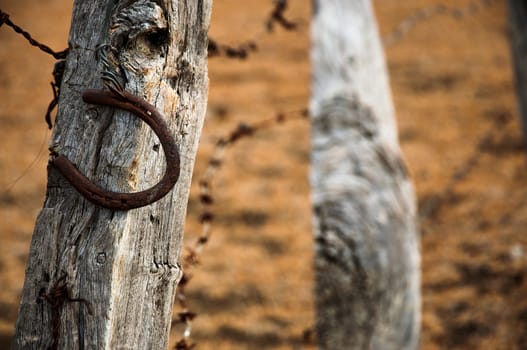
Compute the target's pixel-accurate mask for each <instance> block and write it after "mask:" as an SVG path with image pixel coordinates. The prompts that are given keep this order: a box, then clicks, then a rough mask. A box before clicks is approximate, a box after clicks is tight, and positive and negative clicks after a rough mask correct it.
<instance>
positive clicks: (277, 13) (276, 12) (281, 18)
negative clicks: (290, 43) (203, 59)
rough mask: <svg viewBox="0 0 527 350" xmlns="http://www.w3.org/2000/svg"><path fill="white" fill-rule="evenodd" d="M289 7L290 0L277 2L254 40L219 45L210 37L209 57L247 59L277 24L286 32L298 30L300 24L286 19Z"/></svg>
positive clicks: (276, 0) (277, 0) (278, 0)
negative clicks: (234, 44) (263, 37)
mask: <svg viewBox="0 0 527 350" xmlns="http://www.w3.org/2000/svg"><path fill="white" fill-rule="evenodd" d="M287 7H288V0H275V1H274V7H273V9H272V11H271V13H270V14H269V15H268V17H267V19H266V21H265V26H264V27H265V29H263V30H261V31H260V32H258V33H256V34H255V35H254V36H253V38H252V39H250V40H247V41H246V42H244V43H242V44H238V45H236V46H232V45H226V44H222V43H219V42H218V41H217V40H215V39H213V38H211V37H209V38H208V39H209V45H208V57H209V58H211V57H218V56H223V57H227V58H233V59H240V60H244V59H246V58H247V57H248V56H249V55H250V54H251V53H253V52H256V51H258V42H259V41H260V40H261V38H262V36H263V35H265V34H270V33H272V32H273V31H274V27H275V24H277V25H278V26H280V27H282V28H283V29H285V30H286V31H292V30H296V29H297V28H298V26H299V25H300V23H299V22H298V21H292V20H289V19H287V18H286V16H285V11H286V10H287Z"/></svg>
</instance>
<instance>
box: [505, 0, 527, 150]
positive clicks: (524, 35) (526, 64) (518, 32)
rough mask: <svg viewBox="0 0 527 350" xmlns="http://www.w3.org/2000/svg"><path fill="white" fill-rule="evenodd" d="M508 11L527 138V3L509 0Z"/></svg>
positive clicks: (516, 78) (517, 84) (519, 97)
mask: <svg viewBox="0 0 527 350" xmlns="http://www.w3.org/2000/svg"><path fill="white" fill-rule="evenodd" d="M508 13H509V28H510V41H511V48H512V58H513V61H514V80H515V82H516V95H517V96H518V107H519V112H520V118H521V122H522V129H523V137H524V139H525V140H527V3H526V2H525V1H523V0H508ZM526 145H527V143H526Z"/></svg>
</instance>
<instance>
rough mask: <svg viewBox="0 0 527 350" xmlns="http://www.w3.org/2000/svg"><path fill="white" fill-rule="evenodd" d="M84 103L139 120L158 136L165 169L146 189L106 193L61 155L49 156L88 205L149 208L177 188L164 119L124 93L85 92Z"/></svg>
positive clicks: (175, 158)
mask: <svg viewBox="0 0 527 350" xmlns="http://www.w3.org/2000/svg"><path fill="white" fill-rule="evenodd" d="M82 99H83V101H84V102H86V103H91V104H95V105H101V106H109V107H116V108H119V109H123V110H125V111H128V112H131V113H133V114H135V115H136V116H138V117H139V118H141V119H142V120H143V121H144V122H146V124H148V126H150V128H152V130H153V131H154V133H155V134H156V135H157V137H158V138H159V141H160V142H161V146H162V147H163V151H164V153H165V160H166V169H165V174H164V175H163V177H162V179H161V180H160V181H159V182H158V183H157V184H156V185H154V186H152V187H151V188H149V189H146V190H144V191H140V192H133V193H120V192H112V191H109V190H106V189H104V188H102V187H100V186H98V185H96V184H94V183H93V182H91V181H90V180H89V179H88V178H87V177H86V176H84V175H83V174H82V173H81V172H80V171H79V170H78V169H77V168H76V167H75V165H73V163H72V162H70V161H69V160H68V158H66V157H65V156H63V155H60V154H58V153H56V152H52V156H53V157H52V160H51V163H52V164H53V165H54V166H55V167H56V168H57V169H58V170H59V172H60V173H61V174H62V175H63V176H64V177H65V178H66V180H68V182H69V183H70V184H71V185H72V186H73V187H74V188H75V189H76V190H77V191H78V192H79V193H80V194H81V195H82V196H83V197H84V198H86V199H87V200H89V201H90V202H92V203H94V204H96V205H99V206H101V207H105V208H108V209H113V210H130V209H134V208H139V207H143V206H146V205H149V204H152V203H154V202H156V201H158V200H159V199H161V198H163V197H164V196H165V195H166V194H167V193H168V192H170V190H171V189H172V188H173V187H174V185H175V184H176V182H177V180H178V178H179V172H180V159H179V149H178V146H177V144H176V142H175V139H174V137H173V136H172V134H171V133H170V129H169V127H168V125H167V123H166V121H165V119H164V118H163V116H162V115H161V114H160V113H159V112H158V111H157V110H156V109H155V107H154V106H152V105H151V104H150V103H148V102H147V101H145V100H144V99H142V98H140V97H138V96H135V95H133V94H131V93H129V92H127V91H124V90H123V91H120V92H115V91H111V90H110V91H107V90H98V89H87V90H84V92H83V94H82Z"/></svg>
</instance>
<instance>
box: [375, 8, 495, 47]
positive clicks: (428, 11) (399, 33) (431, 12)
mask: <svg viewBox="0 0 527 350" xmlns="http://www.w3.org/2000/svg"><path fill="white" fill-rule="evenodd" d="M496 3H498V0H475V1H473V2H471V3H469V4H468V5H465V6H463V7H450V6H447V5H444V4H436V5H432V6H429V7H424V8H420V9H418V10H416V11H414V12H413V13H412V14H410V15H408V16H406V17H405V18H404V19H403V20H402V21H400V22H399V24H397V25H396V26H395V28H394V29H393V30H392V31H391V32H390V33H388V34H386V35H384V36H383V38H382V42H383V44H384V47H390V46H392V45H395V44H397V43H398V42H400V41H401V40H403V39H404V38H405V37H406V35H407V34H408V33H409V32H410V30H412V29H413V28H414V27H415V26H416V25H418V24H419V23H421V22H425V21H427V20H430V19H431V18H432V17H435V16H448V17H451V18H453V19H455V20H463V19H465V18H466V17H469V16H474V15H476V14H478V13H480V12H482V11H483V10H485V9H487V8H489V7H491V6H492V5H494V4H496Z"/></svg>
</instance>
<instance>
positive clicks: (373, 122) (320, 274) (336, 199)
mask: <svg viewBox="0 0 527 350" xmlns="http://www.w3.org/2000/svg"><path fill="white" fill-rule="evenodd" d="M312 40H313V47H312V62H313V81H312V97H311V106H310V109H311V114H312V146H313V149H312V170H311V182H312V197H313V206H314V235H315V249H316V253H315V268H316V291H315V292H316V308H317V324H316V331H317V339H318V343H319V348H320V349H324V350H349V349H379V350H390V349H394V350H395V349H415V348H417V347H418V340H419V323H420V292H419V290H420V286H419V285H420V272H419V265H420V262H419V261H420V259H419V240H418V233H417V229H416V219H415V212H416V207H415V198H414V191H413V188H412V184H411V182H410V180H409V178H408V173H407V171H406V167H405V165H404V163H403V160H402V158H401V152H400V149H399V145H398V139H397V130H396V124H395V118H394V108H393V106H392V101H391V95H390V89H389V82H388V78H387V71H386V67H385V58H384V52H383V49H382V46H381V42H380V39H379V34H378V32H377V25H376V19H375V17H374V13H373V9H372V5H371V3H370V1H369V0H314V18H313V24H312Z"/></svg>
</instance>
